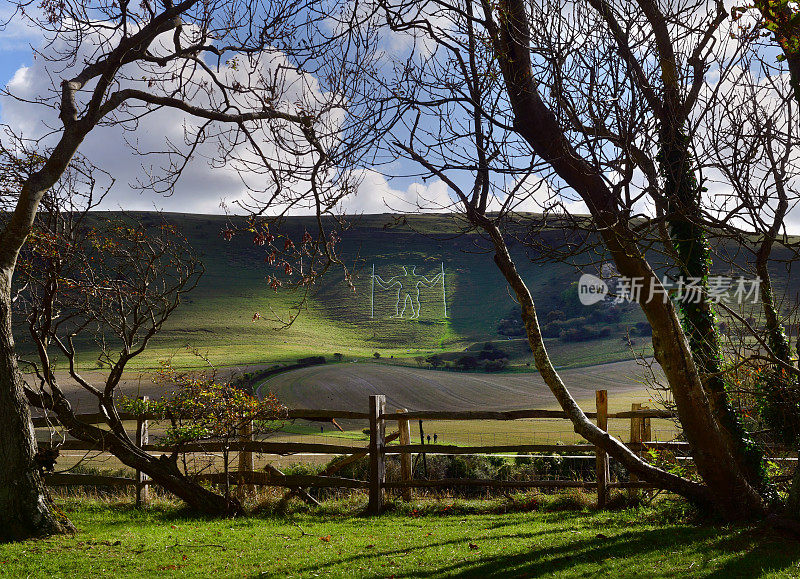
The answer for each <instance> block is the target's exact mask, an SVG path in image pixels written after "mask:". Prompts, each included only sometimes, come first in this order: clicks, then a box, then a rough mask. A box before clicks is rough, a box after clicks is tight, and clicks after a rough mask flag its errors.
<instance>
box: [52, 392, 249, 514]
mask: <svg viewBox="0 0 800 579" xmlns="http://www.w3.org/2000/svg"><path fill="white" fill-rule="evenodd" d="M49 409H50V410H52V411H54V412H55V413H56V416H57V417H58V420H59V422H61V424H62V425H63V426H64V427H65V428H66V429H67V431H68V432H69V434H70V435H72V436H74V437H75V438H77V439H79V440H83V441H84V442H89V443H92V444H95V445H97V446H98V447H100V448H103V449H104V450H107V451H108V452H110V453H111V454H113V455H114V456H115V457H116V458H118V459H119V460H120V462H122V463H123V464H124V465H125V466H128V467H130V468H133V469H135V470H139V471H142V472H143V473H145V474H147V475H148V476H149V477H150V478H151V479H152V483H153V484H157V485H160V486H162V487H163V488H165V489H166V490H167V491H169V492H171V493H172V494H174V495H175V496H177V497H178V498H179V499H181V500H182V501H184V502H185V503H186V504H187V505H189V507H191V508H192V509H194V510H195V511H197V512H199V513H204V514H207V515H212V516H234V515H240V514H242V512H243V511H242V506H241V504H240V503H239V501H237V500H236V499H235V498H226V497H223V496H220V495H218V494H216V493H214V492H211V491H210V490H208V489H206V488H205V487H203V486H202V485H200V484H198V483H197V482H195V481H193V480H192V479H191V478H189V477H187V476H186V475H184V474H183V473H182V472H181V471H180V469H179V468H178V461H177V455H173V456H167V455H161V456H160V457H155V456H153V455H151V454H150V453H148V452H146V451H144V450H142V449H140V448H139V447H137V446H136V445H134V444H132V443H131V441H130V440H129V439H127V438H122V437H121V436H119V435H117V434H115V433H114V432H112V431H109V430H107V429H101V428H98V427H96V426H93V425H90V424H85V423H83V422H81V421H79V420H78V419H76V418H75V414H74V412H73V411H72V407H71V406H70V404H69V401H67V400H66V399H63V398H61V399H59V398H57V397H56V398H55V399H51V402H50V404H49Z"/></svg>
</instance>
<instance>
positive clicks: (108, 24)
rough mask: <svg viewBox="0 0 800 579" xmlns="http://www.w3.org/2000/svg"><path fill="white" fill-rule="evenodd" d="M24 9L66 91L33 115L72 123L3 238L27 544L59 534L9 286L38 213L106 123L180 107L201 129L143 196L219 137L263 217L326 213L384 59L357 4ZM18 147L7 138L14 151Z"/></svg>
mask: <svg viewBox="0 0 800 579" xmlns="http://www.w3.org/2000/svg"><path fill="white" fill-rule="evenodd" d="M12 7H13V8H15V9H16V12H14V14H13V15H12V18H14V19H22V20H26V21H28V22H29V23H31V24H32V25H33V26H35V27H37V28H38V29H40V30H42V32H43V36H44V38H46V39H47V40H48V44H47V46H45V47H44V48H43V49H41V50H38V51H37V55H36V56H37V58H38V59H45V60H47V61H48V62H49V63H50V64H51V65H52V66H51V67H50V71H51V75H52V78H51V80H52V89H51V91H50V92H48V93H46V94H42V95H38V96H37V97H36V98H35V99H33V100H34V102H33V104H38V105H41V106H43V107H49V108H51V109H55V110H56V111H57V113H58V119H59V121H60V125H59V126H57V127H52V128H51V130H50V131H49V132H48V133H47V134H46V135H45V136H44V137H42V138H41V139H40V140H39V141H38V142H37V143H35V148H36V150H37V151H40V155H41V159H42V163H39V164H37V165H36V166H35V167H34V168H33V169H34V170H32V171H31V172H29V173H28V174H27V175H25V176H24V178H22V179H21V180H19V188H18V189H16V190H14V191H10V194H11V198H10V200H8V201H7V204H8V206H10V207H13V212H12V213H11V214H10V218H9V219H8V221H7V222H6V223H5V226H4V228H3V230H2V232H0V281H1V282H2V283H0V328H2V329H0V334H2V338H0V340H2V347H0V366H1V367H0V415H1V416H2V418H3V420H2V422H0V464H2V465H3V468H2V469H0V472H2V474H0V529H2V530H3V531H2V533H3V534H4V536H8V537H25V536H32V535H42V534H48V533H52V532H56V531H58V530H59V525H58V523H57V521H56V520H55V518H54V516H53V515H52V513H51V512H50V510H49V509H48V508H47V505H46V502H45V500H44V489H43V487H42V483H41V478H40V476H39V474H38V471H37V467H36V464H35V462H34V461H33V456H34V454H35V442H34V440H33V430H32V428H31V422H30V413H29V411H28V409H27V407H26V405H27V402H26V399H25V396H24V394H23V383H22V380H21V377H20V374H19V370H18V368H17V362H16V357H15V350H14V344H13V339H12V334H11V283H12V276H13V274H14V270H15V266H16V262H17V258H18V255H19V252H20V250H21V248H22V247H23V245H24V243H25V240H26V238H27V236H28V235H29V234H30V232H31V228H32V226H33V223H34V219H35V215H36V212H37V210H38V208H39V205H40V203H41V201H42V199H43V197H44V195H45V194H46V193H47V191H48V190H50V189H51V188H52V187H53V186H54V185H55V184H56V183H57V182H58V181H59V179H60V178H61V177H62V175H63V174H64V172H65V171H66V169H67V167H68V166H69V163H70V161H71V160H72V158H73V157H74V155H75V154H76V152H77V151H78V150H79V148H80V146H81V143H82V142H83V141H84V139H85V138H86V137H87V135H89V133H90V132H92V131H93V130H94V129H95V128H96V127H98V126H108V125H114V126H117V127H119V128H120V129H127V130H132V131H134V132H135V131H136V128H137V127H138V125H139V123H140V122H141V121H142V119H143V118H144V117H146V116H148V115H152V114H153V113H154V112H155V111H161V110H169V111H173V112H174V113H175V114H179V115H184V116H185V117H186V119H187V122H186V125H185V126H186V128H185V131H184V142H182V143H175V142H172V141H170V140H165V146H164V148H163V149H161V150H158V151H139V153H141V154H143V155H150V154H154V153H159V154H161V158H162V159H166V161H165V162H163V163H162V166H161V167H160V168H158V169H157V170H155V171H154V172H152V173H150V174H146V175H145V177H144V178H143V179H142V183H141V185H142V186H144V187H147V188H150V189H155V190H159V191H163V192H169V191H171V189H172V186H173V184H174V183H175V181H176V180H177V179H178V178H180V176H181V175H182V173H183V172H184V170H185V169H186V168H187V166H188V163H189V161H190V160H191V159H192V157H193V156H194V155H195V154H196V153H197V151H198V147H200V145H201V144H202V143H204V142H212V143H214V150H215V151H216V154H215V155H214V158H213V159H212V160H211V162H212V163H216V164H218V165H222V164H227V165H230V166H233V167H235V168H237V169H239V170H240V171H242V174H243V175H244V171H250V170H253V172H254V173H251V177H252V178H251V179H250V180H249V181H246V183H245V185H246V186H247V187H249V188H250V189H251V191H252V193H253V198H254V199H255V198H257V199H258V200H259V203H260V207H262V208H266V207H270V206H276V205H282V206H283V207H285V206H292V205H298V204H305V205H307V206H309V207H312V208H313V209H314V210H315V211H316V212H317V214H318V215H321V214H323V213H325V212H328V211H330V209H331V207H332V205H333V204H335V202H336V199H337V198H338V196H340V195H341V194H342V193H341V192H346V191H348V190H349V188H348V187H347V186H346V181H347V179H348V178H350V173H348V171H347V167H348V165H349V164H351V163H353V162H354V161H355V160H356V159H357V157H358V155H359V151H360V150H361V147H362V146H363V145H364V143H369V142H370V135H369V133H370V125H369V118H370V114H369V111H368V110H366V109H364V108H363V107H362V108H360V109H359V107H360V106H361V104H362V103H364V102H365V101H364V100H363V99H362V100H359V98H358V94H363V91H355V90H354V89H355V88H357V87H358V84H359V82H360V81H359V79H360V74H361V71H362V70H364V68H365V67H368V66H369V62H370V59H371V57H372V55H371V53H370V43H369V31H368V29H367V28H364V27H361V26H358V13H357V10H353V9H350V10H348V4H347V3H344V2H342V3H340V2H332V3H328V4H326V5H324V6H322V5H319V4H317V3H315V2H307V1H302V0H293V1H290V2H283V3H274V2H264V1H261V0H244V1H242V2H228V1H226V0H212V1H210V2H200V1H198V0H183V1H181V2H173V1H171V0H164V1H163V2H159V1H155V2H154V1H152V0H144V1H143V2H141V3H137V4H135V5H134V4H132V3H129V2H110V1H105V0H97V1H94V0H66V1H57V2H50V1H47V2H44V3H42V4H41V7H40V8H41V10H40V9H39V6H38V5H35V4H34V3H32V2H30V1H29V0H19V1H15V2H12ZM356 8H357V7H356ZM332 15H335V16H336V18H332ZM337 21H339V22H345V23H348V22H349V23H351V24H353V25H352V26H346V27H343V26H340V25H336V22H337ZM7 96H9V97H12V98H13V97H14V95H7ZM356 120H357V123H356V122H355V121H356ZM18 137H20V136H19V135H6V137H5V138H4V141H3V143H4V147H5V149H6V150H7V151H11V152H13V149H14V147H15V146H16V145H18V143H19V141H18V140H15V139H16V138H18ZM134 143H135V141H134ZM319 235H320V236H324V235H325V234H324V232H320V233H319Z"/></svg>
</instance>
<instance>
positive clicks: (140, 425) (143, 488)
mask: <svg viewBox="0 0 800 579" xmlns="http://www.w3.org/2000/svg"><path fill="white" fill-rule="evenodd" d="M139 400H141V401H142V402H143V403H144V404H143V406H147V400H148V398H147V396H140V397H139ZM149 442H150V436H149V425H148V424H147V419H146V418H142V417H141V416H139V417H138V418H137V419H136V446H138V447H139V448H144V446H145V445H146V444H148V443H149ZM148 480H149V477H148V476H147V475H146V474H144V473H143V472H142V471H140V470H137V471H136V506H137V507H141V506H142V505H146V504H147V503H148V502H149V500H150V484H149V483H148Z"/></svg>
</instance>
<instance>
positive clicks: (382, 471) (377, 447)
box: [367, 394, 386, 515]
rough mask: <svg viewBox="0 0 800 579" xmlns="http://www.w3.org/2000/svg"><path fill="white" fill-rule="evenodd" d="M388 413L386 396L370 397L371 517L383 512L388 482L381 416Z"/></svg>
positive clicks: (374, 395)
mask: <svg viewBox="0 0 800 579" xmlns="http://www.w3.org/2000/svg"><path fill="white" fill-rule="evenodd" d="M385 411H386V396H384V395H383V394H373V395H372V396H370V397H369V505H368V506H367V512H368V513H369V514H370V515H379V514H380V512H381V510H383V483H384V482H386V455H385V450H386V448H385V447H386V423H385V422H384V420H383V418H381V415H382V414H383V413H384V412H385Z"/></svg>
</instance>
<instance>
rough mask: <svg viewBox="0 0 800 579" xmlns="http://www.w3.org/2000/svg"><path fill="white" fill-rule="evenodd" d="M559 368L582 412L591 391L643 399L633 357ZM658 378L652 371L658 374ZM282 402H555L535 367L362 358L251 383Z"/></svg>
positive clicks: (625, 404) (615, 405) (490, 405)
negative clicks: (431, 365) (440, 366)
mask: <svg viewBox="0 0 800 579" xmlns="http://www.w3.org/2000/svg"><path fill="white" fill-rule="evenodd" d="M560 374H561V376H562V378H563V380H564V382H565V383H566V385H567V387H568V388H569V389H570V391H571V392H572V395H573V396H574V397H575V398H576V399H577V400H578V401H579V402H580V403H581V406H582V407H583V408H584V409H585V410H587V411H588V410H592V409H593V408H594V399H595V390H608V394H609V408H610V410H611V411H612V412H613V411H617V410H625V409H628V410H629V409H630V399H631V398H632V397H636V398H637V399H636V400H635V401H636V402H642V403H647V402H648V401H649V399H650V398H652V394H651V393H648V391H647V386H646V384H645V378H646V377H647V376H648V375H649V374H650V373H649V371H648V369H647V368H645V367H643V366H641V365H640V364H638V363H637V362H636V361H635V360H628V361H623V362H613V363H609V364H600V365H597V366H590V367H586V368H570V369H565V370H562V371H560ZM658 376H660V372H659V373H658ZM267 391H270V392H273V393H274V394H275V395H276V396H277V397H278V399H279V400H280V401H281V402H282V403H283V404H285V405H287V406H289V407H290V408H299V407H305V408H328V409H337V410H339V409H341V410H362V411H366V410H367V404H368V397H369V395H370V394H385V395H386V404H387V406H388V407H389V408H407V409H409V410H514V409H521V408H556V407H557V406H556V402H555V399H554V398H553V396H552V394H551V393H550V390H549V389H548V388H547V385H545V383H544V381H543V380H542V378H541V376H539V374H538V373H535V372H530V373H501V374H487V373H463V372H453V371H442V370H426V369H422V368H410V367H405V366H390V365H386V364H372V363H364V362H356V363H342V364H331V365H321V366H311V367H308V368H302V369H299V370H293V371H291V372H286V373H284V374H278V375H277V376H273V377H272V378H270V379H268V380H266V381H265V382H263V383H262V384H261V385H260V386H259V392H260V393H264V392H267Z"/></svg>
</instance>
